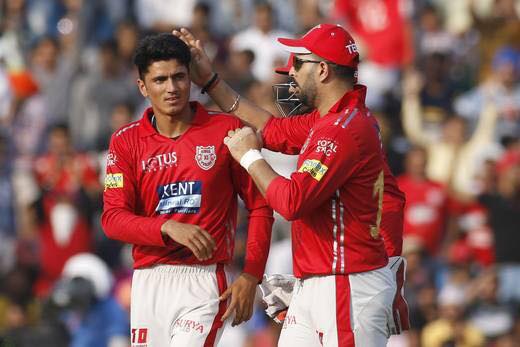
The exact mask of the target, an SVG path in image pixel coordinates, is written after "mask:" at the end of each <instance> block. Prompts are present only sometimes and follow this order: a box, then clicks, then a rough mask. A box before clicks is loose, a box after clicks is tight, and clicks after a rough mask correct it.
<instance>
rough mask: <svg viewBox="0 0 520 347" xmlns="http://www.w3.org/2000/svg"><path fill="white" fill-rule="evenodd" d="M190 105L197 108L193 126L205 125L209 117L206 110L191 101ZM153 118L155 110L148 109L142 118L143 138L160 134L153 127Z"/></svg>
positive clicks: (141, 133)
mask: <svg viewBox="0 0 520 347" xmlns="http://www.w3.org/2000/svg"><path fill="white" fill-rule="evenodd" d="M190 105H191V107H193V108H195V116H194V117H193V121H192V123H191V126H197V125H200V124H202V123H204V121H205V120H206V119H207V117H208V116H209V115H208V112H207V111H206V109H205V108H204V107H203V106H202V105H201V104H200V103H199V102H197V101H190ZM152 116H153V109H152V108H151V107H148V108H147V109H146V110H145V111H144V112H143V117H142V118H141V124H142V125H143V126H142V128H141V132H140V135H141V137H146V136H151V135H156V134H159V133H158V132H157V130H155V128H154V127H153V125H152V121H151V119H152Z"/></svg>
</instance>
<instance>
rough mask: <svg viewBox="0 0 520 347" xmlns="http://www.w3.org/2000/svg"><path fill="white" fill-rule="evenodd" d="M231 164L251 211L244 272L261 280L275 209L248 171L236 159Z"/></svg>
mask: <svg viewBox="0 0 520 347" xmlns="http://www.w3.org/2000/svg"><path fill="white" fill-rule="evenodd" d="M231 165H232V177H233V185H234V187H235V190H236V191H237V192H238V194H239V195H240V197H241V198H242V200H243V201H244V203H245V205H246V208H247V210H248V211H249V223H248V230H247V245H246V259H245V265H244V272H246V273H248V274H250V275H253V276H255V277H256V278H258V280H259V281H261V280H262V276H263V275H264V271H265V264H266V262H267V256H268V255H269V247H270V245H271V231H272V227H273V222H274V219H273V210H272V209H271V208H270V207H269V206H268V205H267V201H266V200H265V199H264V198H263V197H262V194H261V193H260V192H259V191H258V189H257V188H256V185H255V183H254V182H253V180H252V179H251V176H249V174H248V173H247V171H246V170H244V169H243V168H242V167H241V166H240V164H239V163H237V162H236V161H235V160H233V161H232V164H231Z"/></svg>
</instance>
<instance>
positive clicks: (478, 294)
mask: <svg viewBox="0 0 520 347" xmlns="http://www.w3.org/2000/svg"><path fill="white" fill-rule="evenodd" d="M468 308H469V316H468V319H469V321H470V322H471V323H472V325H473V326H475V327H476V328H477V329H479V330H480V331H481V332H482V333H483V334H484V335H485V336H486V338H487V340H488V342H494V341H496V340H498V338H500V337H501V336H504V335H506V334H508V333H509V332H510V331H511V330H512V328H513V324H514V307H512V306H510V305H507V304H504V303H501V302H500V301H499V297H498V278H497V274H496V273H495V272H494V271H493V270H489V271H487V272H484V273H482V274H481V275H480V276H479V277H478V278H475V279H474V280H473V281H472V283H471V284H470V286H469V291H468Z"/></svg>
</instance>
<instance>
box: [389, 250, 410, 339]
mask: <svg viewBox="0 0 520 347" xmlns="http://www.w3.org/2000/svg"><path fill="white" fill-rule="evenodd" d="M405 271H406V268H405V262H404V260H403V261H402V262H401V264H399V269H398V270H397V273H396V274H395V277H396V278H395V281H396V283H397V290H396V292H395V298H394V302H393V305H392V306H393V307H392V311H393V316H394V323H395V327H396V328H397V333H398V334H400V333H401V332H402V331H403V330H410V317H409V313H408V303H407V302H406V300H405V299H404V297H403V295H402V290H403V286H404V276H405V273H404V272H405Z"/></svg>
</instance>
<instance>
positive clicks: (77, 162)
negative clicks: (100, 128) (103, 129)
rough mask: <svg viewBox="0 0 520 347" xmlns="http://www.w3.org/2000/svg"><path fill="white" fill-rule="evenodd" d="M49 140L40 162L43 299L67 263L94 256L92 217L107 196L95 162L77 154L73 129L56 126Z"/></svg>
mask: <svg viewBox="0 0 520 347" xmlns="http://www.w3.org/2000/svg"><path fill="white" fill-rule="evenodd" d="M48 141H49V148H48V152H47V153H46V154H44V155H42V156H41V157H39V158H37V159H36V161H35V163H34V174H35V180H36V182H37V184H38V186H39V188H40V194H41V196H40V199H39V200H38V202H37V205H36V206H37V212H38V213H37V214H38V225H37V229H38V238H39V242H40V266H41V269H40V276H39V280H38V284H37V288H36V291H37V293H39V294H40V295H42V294H45V293H47V291H48V289H49V288H50V287H51V286H52V285H53V283H54V282H55V281H56V280H57V279H58V278H59V276H60V274H61V271H62V268H63V265H64V264H65V262H66V261H67V259H69V258H70V257H71V256H73V255H74V254H77V253H80V252H86V251H90V249H91V247H92V246H91V237H92V235H91V228H90V225H91V224H90V217H91V216H92V214H91V213H92V210H93V207H94V205H95V204H96V203H97V202H98V201H99V199H100V196H101V195H100V194H101V185H100V183H99V179H98V175H97V171H96V165H95V162H94V161H93V159H92V158H90V157H89V156H87V155H85V154H80V153H78V152H76V151H75V150H74V148H73V147H72V143H71V138H70V134H69V130H68V128H67V127H66V126H64V125H56V126H54V127H53V128H52V129H51V130H50V132H49V137H48Z"/></svg>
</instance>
